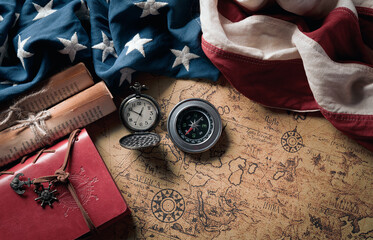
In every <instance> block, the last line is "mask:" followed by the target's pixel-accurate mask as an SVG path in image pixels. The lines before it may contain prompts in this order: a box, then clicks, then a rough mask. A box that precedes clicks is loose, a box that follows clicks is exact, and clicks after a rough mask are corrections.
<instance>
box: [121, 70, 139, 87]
mask: <svg viewBox="0 0 373 240" xmlns="http://www.w3.org/2000/svg"><path fill="white" fill-rule="evenodd" d="M134 72H136V70H134V69H132V68H122V69H121V70H120V73H121V75H120V80H119V86H122V84H123V82H124V80H127V82H128V83H129V84H131V82H132V73H134Z"/></svg>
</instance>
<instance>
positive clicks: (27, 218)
mask: <svg viewBox="0 0 373 240" xmlns="http://www.w3.org/2000/svg"><path fill="white" fill-rule="evenodd" d="M67 145H68V143H67V139H66V140H63V141H61V142H59V143H58V144H56V145H54V146H53V147H51V148H49V149H54V150H55V152H54V153H43V154H42V155H41V156H40V157H39V158H38V160H37V161H36V163H33V160H34V159H35V157H36V156H33V157H30V158H29V159H28V160H27V161H26V162H25V163H23V164H18V165H16V166H14V167H13V168H11V169H9V171H13V172H14V175H2V176H0V239H23V240H24V239H76V238H78V237H80V236H82V235H84V234H86V233H88V232H90V229H89V227H88V226H87V224H86V222H85V220H84V218H83V215H82V213H81V211H80V210H79V208H78V205H77V203H76V201H75V200H74V199H73V197H72V195H71V194H70V192H69V190H68V189H67V186H66V184H59V185H56V188H55V189H56V190H57V193H54V194H55V196H56V197H57V198H58V201H55V202H53V203H52V207H51V206H49V204H45V206H44V207H41V203H40V201H35V198H37V197H38V195H37V194H36V193H35V192H34V186H33V184H32V185H31V186H30V187H28V186H27V185H25V186H24V187H23V189H24V190H25V192H24V193H23V194H22V195H18V194H17V193H16V192H15V191H14V190H13V189H12V188H11V187H10V183H11V181H12V180H13V179H14V177H15V176H16V175H17V174H18V173H23V174H24V176H20V180H22V181H27V179H28V178H30V179H31V180H32V179H34V178H39V177H42V176H47V175H53V174H54V172H55V170H57V169H59V168H60V167H61V165H62V164H63V162H64V158H65V155H66V149H67ZM66 172H69V173H70V176H69V181H70V183H71V184H72V185H73V187H74V189H75V191H76V193H77V195H78V197H79V200H80V202H81V204H82V205H83V208H84V209H85V211H86V212H87V213H88V215H89V217H90V219H91V220H92V222H93V224H94V225H95V227H96V228H98V230H99V229H100V228H102V227H104V226H105V225H107V224H110V223H111V222H113V221H115V220H117V219H118V218H120V217H122V216H124V215H126V214H128V213H129V209H128V207H127V205H126V203H125V201H124V199H123V197H122V195H121V193H120V192H119V190H118V188H117V186H116V184H115V182H114V181H113V179H112V177H111V175H110V173H109V171H108V170H107V168H106V166H105V164H104V162H103V161H102V159H101V157H100V155H99V153H98V152H97V149H96V148H95V146H94V144H93V142H92V140H91V139H90V137H89V135H88V134H87V132H86V131H85V130H82V131H81V132H80V133H79V135H78V138H77V140H76V141H75V143H74V145H73V147H72V150H71V155H70V159H69V161H68V165H67V168H66ZM47 187H48V184H46V188H47Z"/></svg>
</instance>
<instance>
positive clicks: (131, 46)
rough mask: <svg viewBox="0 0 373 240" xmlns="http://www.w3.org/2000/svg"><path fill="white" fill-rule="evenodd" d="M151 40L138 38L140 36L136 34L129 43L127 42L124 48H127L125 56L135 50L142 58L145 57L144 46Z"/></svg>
mask: <svg viewBox="0 0 373 240" xmlns="http://www.w3.org/2000/svg"><path fill="white" fill-rule="evenodd" d="M152 40H153V39H151V38H140V34H136V35H135V36H134V37H133V38H132V40H131V41H129V42H127V43H126V45H125V46H124V47H128V49H127V52H126V55H128V53H130V52H132V51H133V50H135V49H137V50H138V51H139V52H140V53H141V54H142V55H143V56H144V57H145V51H144V44H146V43H148V42H150V41H152Z"/></svg>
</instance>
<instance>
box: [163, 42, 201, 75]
mask: <svg viewBox="0 0 373 240" xmlns="http://www.w3.org/2000/svg"><path fill="white" fill-rule="evenodd" d="M170 50H171V52H172V53H173V54H174V55H175V56H176V59H175V61H174V64H173V65H172V68H174V67H176V66H178V65H180V64H183V65H184V67H185V69H186V70H187V71H188V72H189V61H190V60H192V59H195V58H199V56H198V55H196V54H194V53H190V52H189V47H188V46H185V47H184V48H183V50H181V51H180V50H176V49H170Z"/></svg>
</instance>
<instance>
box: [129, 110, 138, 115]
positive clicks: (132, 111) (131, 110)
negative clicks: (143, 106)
mask: <svg viewBox="0 0 373 240" xmlns="http://www.w3.org/2000/svg"><path fill="white" fill-rule="evenodd" d="M130 112H134V113H136V114H137V115H140V113H138V112H136V111H133V110H130Z"/></svg>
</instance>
